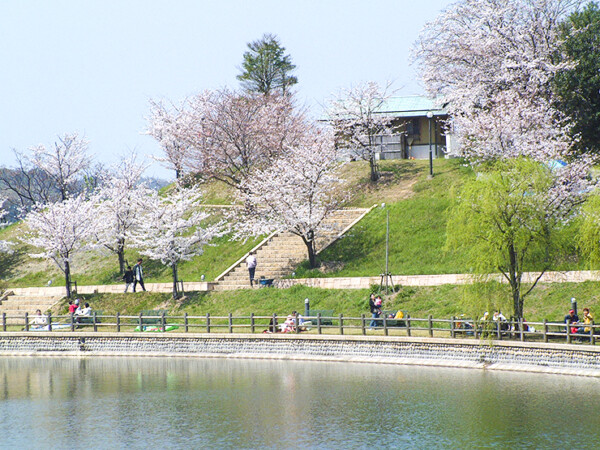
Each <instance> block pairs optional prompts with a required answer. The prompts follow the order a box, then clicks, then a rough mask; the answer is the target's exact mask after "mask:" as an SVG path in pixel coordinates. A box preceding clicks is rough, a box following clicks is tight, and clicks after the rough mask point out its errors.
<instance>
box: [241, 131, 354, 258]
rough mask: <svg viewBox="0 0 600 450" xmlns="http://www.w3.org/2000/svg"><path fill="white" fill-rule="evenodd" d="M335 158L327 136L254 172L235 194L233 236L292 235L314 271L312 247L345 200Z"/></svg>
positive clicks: (291, 151) (287, 149) (296, 147)
mask: <svg viewBox="0 0 600 450" xmlns="http://www.w3.org/2000/svg"><path fill="white" fill-rule="evenodd" d="M337 156H338V153H337V150H336V148H335V146H334V143H333V139H332V136H331V134H330V133H326V132H323V133H319V134H317V135H316V136H314V137H313V139H312V141H310V142H307V143H304V144H302V145H299V146H292V147H288V148H286V151H285V153H284V154H282V155H281V156H280V157H279V158H278V159H276V160H275V161H274V162H273V163H272V164H271V166H269V167H266V168H264V169H262V170H259V171H256V172H255V173H254V174H253V176H252V178H249V179H247V180H246V181H245V182H244V184H243V188H244V189H242V190H240V191H238V199H239V201H240V202H241V203H243V205H244V207H243V208H242V209H240V210H237V211H234V212H233V214H234V215H235V219H234V221H235V223H236V225H235V227H236V235H237V236H238V237H239V236H243V237H247V236H249V235H255V236H257V235H261V234H266V233H270V232H273V231H275V230H283V231H291V232H292V233H294V234H295V235H297V236H299V237H301V238H302V240H303V241H304V243H305V244H306V248H307V252H308V260H309V263H310V266H311V267H315V266H316V248H315V242H316V240H317V239H318V238H319V237H320V236H321V235H322V233H323V232H324V231H326V230H328V229H329V228H328V225H327V222H326V219H327V218H328V217H329V216H330V215H331V214H332V213H333V212H334V211H335V210H336V209H338V208H339V207H340V205H341V204H342V202H343V201H344V200H345V193H344V192H343V189H341V182H342V180H341V179H340V178H339V177H338V175H337V170H338V169H339V167H340V163H339V162H338V158H337Z"/></svg>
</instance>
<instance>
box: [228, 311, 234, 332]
mask: <svg viewBox="0 0 600 450" xmlns="http://www.w3.org/2000/svg"><path fill="white" fill-rule="evenodd" d="M227 325H228V327H229V334H231V333H233V315H232V314H231V313H229V314H228V315H227Z"/></svg>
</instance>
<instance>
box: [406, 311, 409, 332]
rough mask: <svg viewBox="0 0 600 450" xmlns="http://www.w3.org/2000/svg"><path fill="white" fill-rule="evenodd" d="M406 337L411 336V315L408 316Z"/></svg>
mask: <svg viewBox="0 0 600 450" xmlns="http://www.w3.org/2000/svg"><path fill="white" fill-rule="evenodd" d="M406 335H407V336H410V314H407V315H406Z"/></svg>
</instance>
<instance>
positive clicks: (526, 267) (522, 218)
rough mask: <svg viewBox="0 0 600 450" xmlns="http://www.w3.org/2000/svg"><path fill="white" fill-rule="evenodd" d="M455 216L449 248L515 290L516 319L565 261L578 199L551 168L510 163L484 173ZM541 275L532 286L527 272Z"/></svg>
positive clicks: (463, 193) (461, 198)
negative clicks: (566, 190) (548, 274)
mask: <svg viewBox="0 0 600 450" xmlns="http://www.w3.org/2000/svg"><path fill="white" fill-rule="evenodd" d="M479 169H480V172H479V173H478V175H477V177H474V178H473V179H472V180H470V181H469V182H467V183H466V184H465V185H464V186H463V187H462V188H461V189H460V192H459V193H458V195H457V196H456V199H455V202H454V204H453V206H452V207H451V208H450V211H449V220H448V225H447V236H448V237H447V247H448V249H452V250H455V251H456V254H458V255H461V256H460V257H462V258H464V259H465V261H464V262H465V263H466V264H467V266H468V267H471V268H472V272H473V274H475V275H479V276H482V277H483V278H484V280H485V279H486V278H487V276H489V275H492V274H497V273H498V272H500V273H501V274H502V277H504V279H505V280H506V282H507V283H508V285H509V286H510V290H511V296H512V303H513V313H514V315H515V316H516V317H523V304H524V299H525V298H526V297H527V295H528V294H529V293H530V292H531V291H532V290H533V289H534V288H535V286H536V285H537V283H538V282H539V280H540V279H541V277H542V276H543V274H544V273H545V272H546V271H547V270H549V269H550V268H551V267H552V266H553V265H554V264H555V262H556V261H557V258H558V257H559V256H560V255H561V253H562V251H563V249H564V245H563V242H564V241H563V230H564V228H565V226H566V224H567V223H568V222H569V220H570V219H571V218H572V217H573V215H574V211H575V209H574V207H575V205H576V203H575V202H574V201H573V200H574V198H575V196H574V195H568V196H566V195H564V193H563V191H562V189H561V187H562V185H561V184H560V181H559V180H560V177H557V175H556V173H555V172H553V170H552V169H551V168H549V167H548V166H547V165H545V164H541V163H538V162H536V161H533V160H531V159H529V158H516V159H505V160H501V161H497V162H495V163H492V164H489V165H486V166H484V167H483V166H482V167H479ZM530 271H536V272H538V273H537V276H536V277H535V279H534V280H533V281H531V282H529V281H527V280H524V279H523V275H524V273H525V272H530Z"/></svg>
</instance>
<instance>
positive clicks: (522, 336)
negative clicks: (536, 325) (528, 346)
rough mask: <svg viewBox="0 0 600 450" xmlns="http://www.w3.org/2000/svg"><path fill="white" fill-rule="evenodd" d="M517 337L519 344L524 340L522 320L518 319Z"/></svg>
mask: <svg viewBox="0 0 600 450" xmlns="http://www.w3.org/2000/svg"><path fill="white" fill-rule="evenodd" d="M519 337H520V338H521V342H523V341H524V340H525V330H524V329H523V318H522V317H519Z"/></svg>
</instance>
